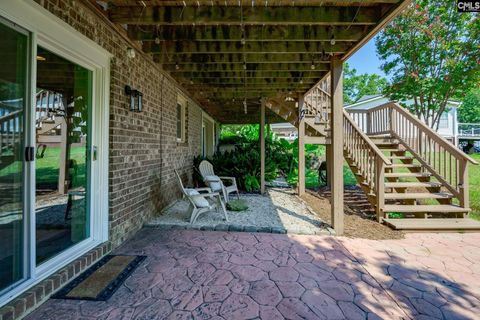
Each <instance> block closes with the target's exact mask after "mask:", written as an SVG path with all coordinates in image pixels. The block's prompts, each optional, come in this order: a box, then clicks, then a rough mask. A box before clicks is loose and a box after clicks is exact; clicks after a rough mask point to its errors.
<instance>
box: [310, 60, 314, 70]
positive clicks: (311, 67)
mask: <svg viewBox="0 0 480 320" xmlns="http://www.w3.org/2000/svg"><path fill="white" fill-rule="evenodd" d="M310 69H312V70H315V63H314V62H313V61H312V65H311V66H310Z"/></svg>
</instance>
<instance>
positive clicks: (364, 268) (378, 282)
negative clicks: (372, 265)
mask: <svg viewBox="0 0 480 320" xmlns="http://www.w3.org/2000/svg"><path fill="white" fill-rule="evenodd" d="M337 242H338V243H339V244H340V245H341V246H342V247H343V248H344V249H345V250H346V251H347V252H348V253H349V254H350V255H351V256H352V257H354V258H355V261H356V262H357V263H358V264H359V265H360V266H361V267H362V269H363V270H365V272H366V273H367V274H368V275H369V276H370V277H372V279H374V280H375V282H376V283H377V284H378V285H379V286H380V287H381V288H382V290H383V291H384V292H385V294H386V295H387V296H388V297H389V298H390V300H392V302H393V303H395V305H397V306H398V307H399V308H400V310H402V312H403V313H404V314H405V316H406V317H407V318H408V319H413V318H412V317H410V316H409V315H408V312H407V311H406V310H405V309H404V308H403V307H402V306H401V305H400V304H399V303H398V302H397V301H396V300H395V298H394V297H393V296H392V294H391V293H390V291H389V290H388V288H385V287H384V286H383V285H382V283H381V282H380V281H379V280H378V279H377V278H376V277H375V276H374V275H373V274H372V273H370V271H369V270H368V268H367V267H366V266H365V265H364V264H363V263H362V261H361V260H359V259H358V258H357V257H356V256H355V255H354V254H353V252H352V251H350V250H349V249H348V248H347V247H346V246H345V244H343V242H341V241H338V240H337Z"/></svg>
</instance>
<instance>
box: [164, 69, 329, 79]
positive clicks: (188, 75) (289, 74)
mask: <svg viewBox="0 0 480 320" xmlns="http://www.w3.org/2000/svg"><path fill="white" fill-rule="evenodd" d="M171 73H172V75H173V76H174V77H175V78H178V77H182V78H185V79H193V78H217V79H218V78H227V79H233V78H240V79H243V78H245V77H246V78H281V77H283V78H299V79H300V78H302V76H303V73H302V72H298V71H295V70H292V71H248V70H247V71H237V72H235V71H230V72H229V71H227V72H222V71H218V72H183V73H180V72H171ZM309 73H310V74H316V75H317V77H318V78H321V77H322V76H323V75H324V74H325V73H326V72H325V71H321V70H312V71H311V72H309Z"/></svg>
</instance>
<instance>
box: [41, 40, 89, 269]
mask: <svg viewBox="0 0 480 320" xmlns="http://www.w3.org/2000/svg"><path fill="white" fill-rule="evenodd" d="M91 85H92V72H91V71H90V70H87V69H85V68H83V67H81V66H79V65H77V64H75V63H72V62H70V61H68V60H66V59H64V58H62V57H60V56H58V55H56V54H55V53H53V52H50V51H49V50H46V49H44V48H42V47H38V48H37V90H36V104H35V127H36V135H35V136H36V144H37V154H36V199H35V204H36V210H35V221H36V243H37V247H36V261H37V264H39V263H42V262H44V261H46V260H48V259H50V258H51V257H53V256H55V255H57V254H59V253H60V252H63V251H64V250H66V249H68V248H70V247H72V246H73V245H75V244H77V243H79V242H81V241H83V240H85V239H87V238H88V237H89V233H90V219H89V210H88V208H89V197H88V195H89V189H90V188H89V171H90V152H89V150H90V149H89V148H90V136H91V134H90V122H91V121H90V120H91V101H92V100H91V94H92V93H91Z"/></svg>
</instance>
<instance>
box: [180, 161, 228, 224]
mask: <svg viewBox="0 0 480 320" xmlns="http://www.w3.org/2000/svg"><path fill="white" fill-rule="evenodd" d="M174 171H175V175H176V176H177V179H178V183H179V185H180V188H181V189H182V192H183V195H184V196H185V198H187V200H188V202H189V208H188V209H189V211H190V223H191V224H193V223H194V222H195V221H196V220H197V218H198V217H199V216H200V215H201V214H202V213H205V212H210V211H216V212H219V211H220V210H222V213H223V216H224V217H225V220H226V221H228V217H227V210H226V209H225V204H224V203H223V201H222V197H221V196H220V194H219V193H218V192H212V190H211V189H210V188H196V189H193V188H185V187H184V186H183V182H182V178H180V175H179V174H178V171H177V170H176V169H175V170H174ZM201 192H202V193H201ZM203 192H206V193H203Z"/></svg>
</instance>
